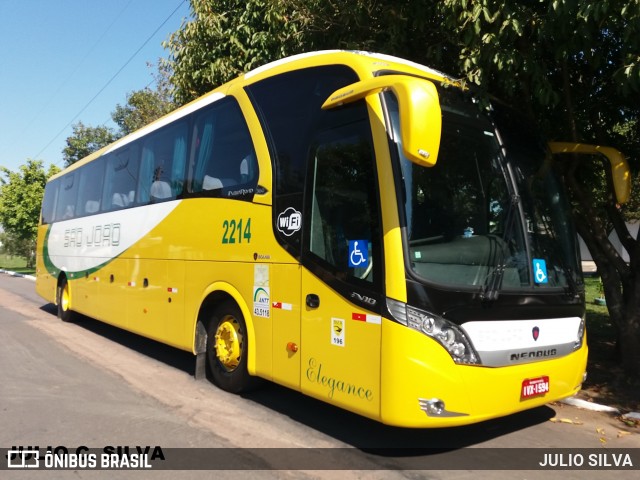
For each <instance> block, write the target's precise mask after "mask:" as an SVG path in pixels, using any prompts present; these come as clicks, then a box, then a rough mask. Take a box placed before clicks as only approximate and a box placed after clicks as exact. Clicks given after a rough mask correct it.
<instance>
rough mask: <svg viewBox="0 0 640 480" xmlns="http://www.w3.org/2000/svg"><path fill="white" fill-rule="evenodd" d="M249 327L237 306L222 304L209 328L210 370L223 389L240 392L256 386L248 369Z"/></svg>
mask: <svg viewBox="0 0 640 480" xmlns="http://www.w3.org/2000/svg"><path fill="white" fill-rule="evenodd" d="M247 340H248V338H247V327H246V324H245V322H244V318H243V316H242V313H241V312H240V309H239V308H238V306H237V305H236V304H235V303H234V302H231V301H225V302H223V303H222V304H220V305H219V306H218V307H217V308H216V309H215V311H214V312H213V316H212V317H211V321H210V322H209V327H208V328H207V370H208V372H209V374H210V376H211V377H212V380H213V383H215V384H216V385H217V386H218V387H220V388H221V389H223V390H225V391H227V392H231V393H240V392H244V391H246V390H248V389H249V388H251V387H252V386H253V383H254V382H253V378H252V377H251V375H249V372H248V371H247Z"/></svg>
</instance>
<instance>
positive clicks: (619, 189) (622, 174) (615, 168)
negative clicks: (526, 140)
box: [549, 142, 631, 203]
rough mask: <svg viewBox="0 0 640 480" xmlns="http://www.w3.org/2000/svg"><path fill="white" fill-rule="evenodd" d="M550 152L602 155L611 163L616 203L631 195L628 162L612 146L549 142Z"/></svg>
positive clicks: (626, 199) (622, 201)
mask: <svg viewBox="0 0 640 480" xmlns="http://www.w3.org/2000/svg"><path fill="white" fill-rule="evenodd" d="M549 148H550V149H551V153H553V154H558V153H579V154H586V155H602V156H604V157H605V158H606V159H607V160H609V163H610V164H611V177H612V178H613V188H614V190H615V195H616V200H617V202H618V203H627V202H628V201H629V196H630V195H631V173H630V171H629V164H628V163H627V160H626V159H625V158H624V155H622V153H621V152H620V151H619V150H616V149H615V148H612V147H601V146H599V145H588V144H585V143H572V142H549Z"/></svg>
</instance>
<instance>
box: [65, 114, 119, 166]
mask: <svg viewBox="0 0 640 480" xmlns="http://www.w3.org/2000/svg"><path fill="white" fill-rule="evenodd" d="M116 138H117V136H116V134H115V133H114V132H113V130H112V129H110V128H108V127H104V126H100V127H87V126H85V125H84V124H83V123H82V122H78V123H76V124H75V125H73V134H72V135H71V136H69V137H67V146H66V147H65V148H64V149H63V150H62V157H63V159H64V166H65V167H68V166H69V165H73V164H74V163H76V162H77V161H78V160H80V159H82V158H84V157H86V156H87V155H90V154H91V153H93V152H95V151H96V150H100V149H101V148H102V147H106V146H107V145H109V144H110V143H111V142H113V141H115V140H116Z"/></svg>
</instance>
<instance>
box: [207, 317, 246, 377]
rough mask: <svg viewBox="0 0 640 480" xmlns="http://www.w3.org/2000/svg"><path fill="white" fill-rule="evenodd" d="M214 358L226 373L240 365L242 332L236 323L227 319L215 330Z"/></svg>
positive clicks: (229, 318)
mask: <svg viewBox="0 0 640 480" xmlns="http://www.w3.org/2000/svg"><path fill="white" fill-rule="evenodd" d="M214 346H215V349H216V357H217V358H218V361H219V362H220V364H221V365H222V366H223V367H224V368H225V369H226V370H227V371H228V372H231V371H233V370H234V369H235V368H236V367H237V366H238V363H240V357H241V355H242V332H241V331H240V325H239V324H238V321H237V320H236V319H235V318H233V317H227V318H225V319H224V320H223V321H222V322H220V325H218V328H217V330H216V334H215V338H214Z"/></svg>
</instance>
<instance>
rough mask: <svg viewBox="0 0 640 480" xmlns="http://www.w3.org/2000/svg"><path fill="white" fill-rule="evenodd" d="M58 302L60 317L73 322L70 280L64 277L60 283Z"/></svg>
mask: <svg viewBox="0 0 640 480" xmlns="http://www.w3.org/2000/svg"><path fill="white" fill-rule="evenodd" d="M56 296H57V298H56V303H57V304H58V318H59V319H61V320H62V321H63V322H71V321H73V320H74V314H73V312H72V311H71V291H70V289H69V282H68V281H67V279H66V278H63V279H62V280H61V281H60V283H59V284H58V292H57V295H56Z"/></svg>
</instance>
